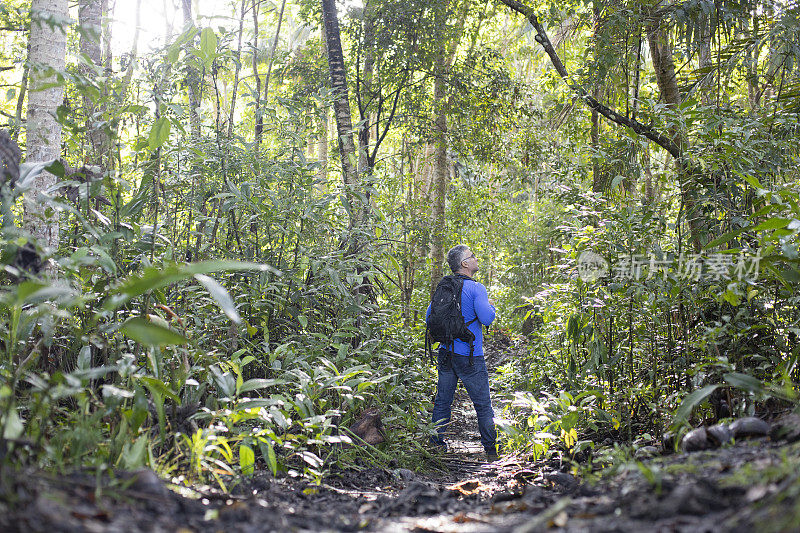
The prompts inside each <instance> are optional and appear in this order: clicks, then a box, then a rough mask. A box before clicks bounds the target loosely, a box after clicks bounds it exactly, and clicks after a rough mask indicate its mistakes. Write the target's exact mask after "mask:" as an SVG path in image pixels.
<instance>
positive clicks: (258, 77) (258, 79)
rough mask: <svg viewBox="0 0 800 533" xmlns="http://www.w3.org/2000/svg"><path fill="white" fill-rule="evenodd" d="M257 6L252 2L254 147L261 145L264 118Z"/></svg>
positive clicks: (255, 0) (254, 1)
mask: <svg viewBox="0 0 800 533" xmlns="http://www.w3.org/2000/svg"><path fill="white" fill-rule="evenodd" d="M258 5H259V0H253V57H252V60H253V77H254V78H255V79H256V101H255V111H254V113H255V117H256V126H255V130H254V134H255V140H256V146H259V145H261V132H262V131H263V130H264V117H262V116H261V75H260V74H259V73H258Z"/></svg>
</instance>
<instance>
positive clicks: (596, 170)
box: [590, 0, 603, 193]
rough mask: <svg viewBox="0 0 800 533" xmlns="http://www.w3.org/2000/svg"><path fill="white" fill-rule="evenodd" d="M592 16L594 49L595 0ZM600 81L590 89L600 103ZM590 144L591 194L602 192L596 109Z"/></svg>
mask: <svg viewBox="0 0 800 533" xmlns="http://www.w3.org/2000/svg"><path fill="white" fill-rule="evenodd" d="M592 14H593V17H594V46H595V49H597V47H599V46H600V43H599V42H598V38H597V37H598V34H599V33H600V6H599V5H598V2H597V0H595V1H594V2H592ZM596 60H597V52H595V61H596ZM600 81H601V80H600V79H599V78H598V79H597V80H595V86H594V88H593V89H592V97H593V98H594V99H595V100H597V101H598V102H599V101H600V97H601V94H600V93H601V91H602V89H601V87H600ZM590 136H591V144H592V152H593V156H592V191H593V192H597V193H599V192H603V177H602V176H601V175H600V159H599V156H598V155H597V152H598V150H599V149H600V113H598V112H597V109H592V127H591V132H590Z"/></svg>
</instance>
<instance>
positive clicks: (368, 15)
mask: <svg viewBox="0 0 800 533" xmlns="http://www.w3.org/2000/svg"><path fill="white" fill-rule="evenodd" d="M370 7H371V3H370V2H369V0H367V1H366V2H364V9H363V11H362V13H363V17H364V20H363V28H364V33H363V36H362V43H361V50H362V51H363V54H364V71H363V75H362V76H359V79H357V80H356V81H357V84H358V86H357V87H356V92H357V96H358V110H359V113H360V114H361V117H360V119H361V120H360V126H359V129H358V172H359V174H360V175H361V176H369V175H371V174H372V169H371V168H368V167H370V166H371V165H370V163H369V157H368V155H369V143H370V123H371V118H372V117H371V113H370V109H371V107H372V106H371V103H372V97H373V95H372V76H373V72H374V69H375V21H374V19H373V15H372V10H371V9H370Z"/></svg>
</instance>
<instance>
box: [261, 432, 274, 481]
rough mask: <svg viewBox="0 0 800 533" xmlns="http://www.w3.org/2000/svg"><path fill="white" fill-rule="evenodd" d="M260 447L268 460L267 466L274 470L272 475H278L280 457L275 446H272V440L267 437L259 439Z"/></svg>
mask: <svg viewBox="0 0 800 533" xmlns="http://www.w3.org/2000/svg"><path fill="white" fill-rule="evenodd" d="M258 447H259V448H260V449H261V455H263V456H264V459H265V460H266V461H267V466H268V467H269V469H270V471H271V472H272V475H273V476H275V475H277V474H278V458H277V456H276V455H275V448H274V447H273V446H272V441H269V440H266V439H262V440H259V441H258Z"/></svg>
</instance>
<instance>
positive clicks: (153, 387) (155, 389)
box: [139, 376, 181, 402]
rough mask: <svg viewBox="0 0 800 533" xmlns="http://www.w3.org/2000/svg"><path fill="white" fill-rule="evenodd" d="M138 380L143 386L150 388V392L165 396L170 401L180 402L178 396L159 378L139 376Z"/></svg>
mask: <svg viewBox="0 0 800 533" xmlns="http://www.w3.org/2000/svg"><path fill="white" fill-rule="evenodd" d="M139 381H141V382H142V383H143V384H144V386H145V387H147V388H148V389H150V392H151V393H153V394H155V395H158V396H161V397H162V398H163V397H167V398H169V399H170V400H172V401H175V402H180V401H181V399H180V398H178V395H177V394H175V393H174V392H173V391H172V389H170V388H169V387H168V386H167V384H166V383H164V382H163V381H161V380H160V379H156V378H154V377H150V376H141V377H139Z"/></svg>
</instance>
